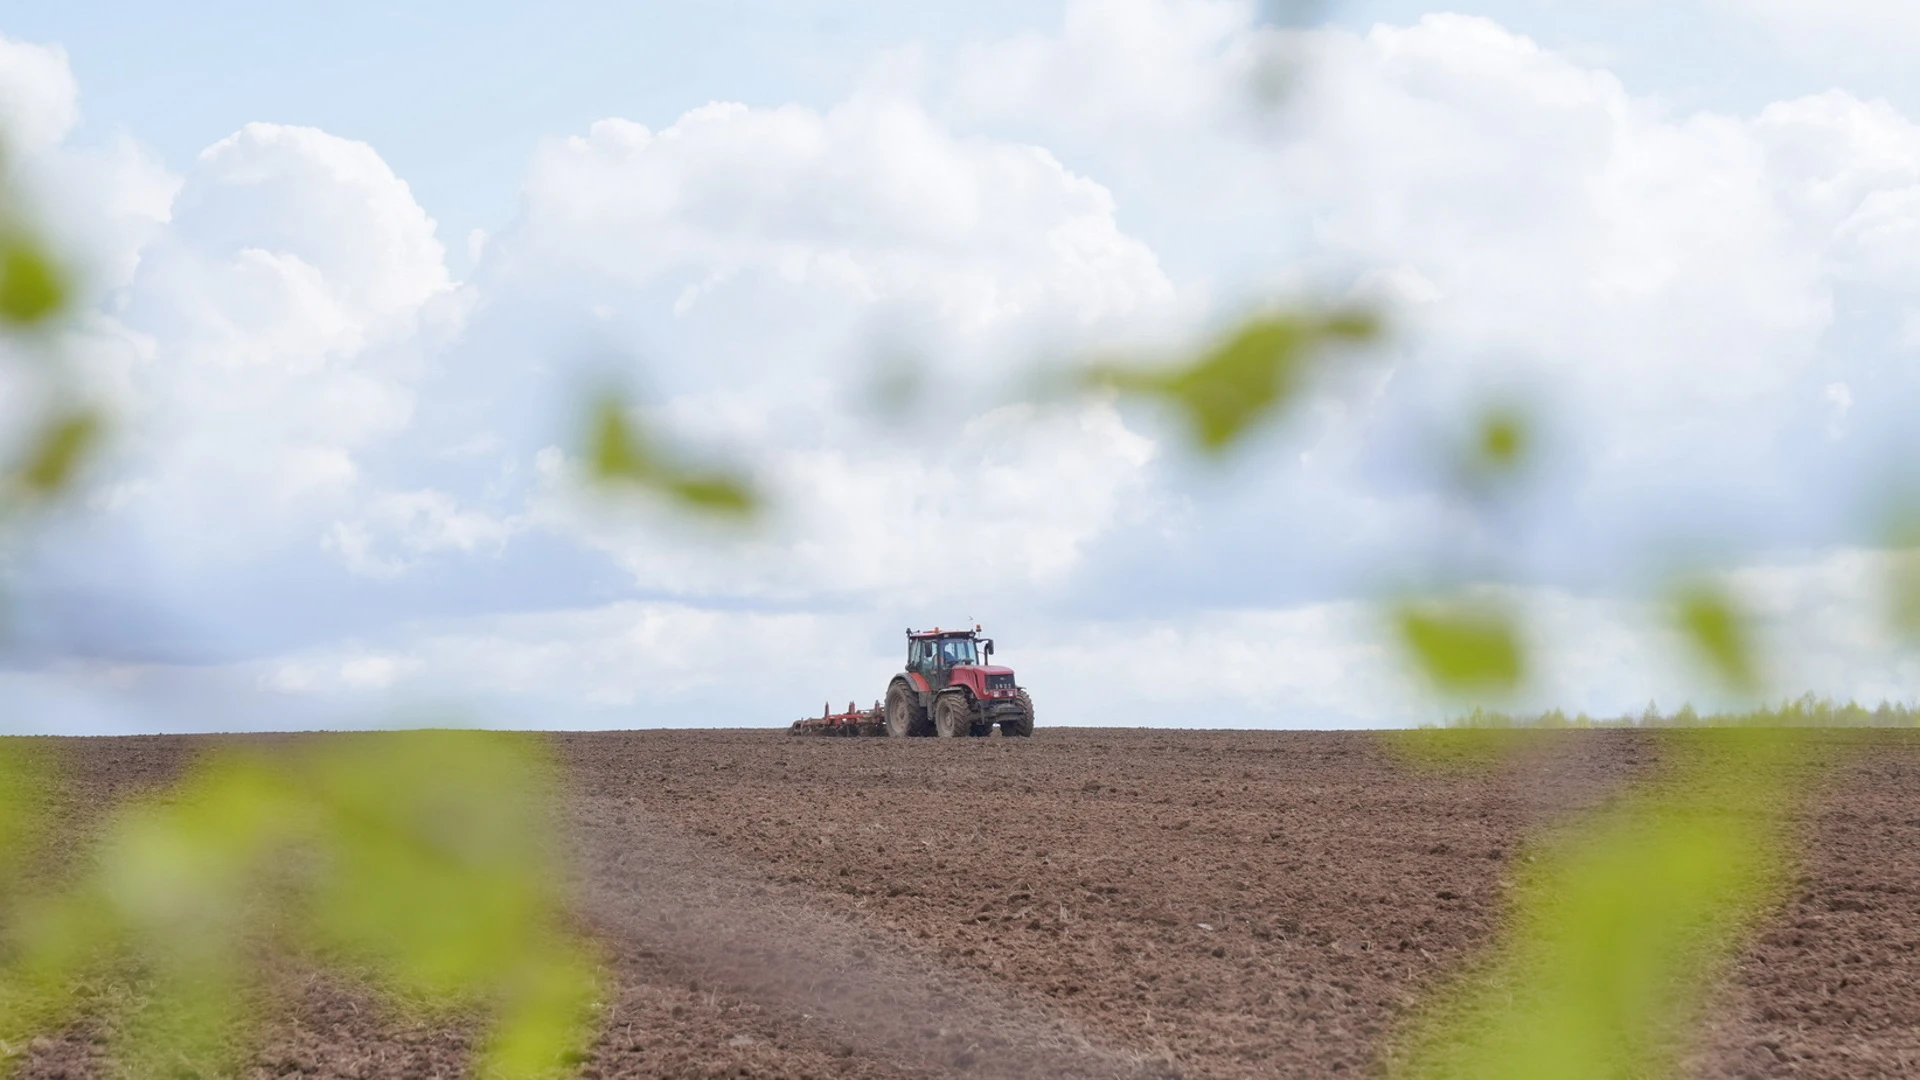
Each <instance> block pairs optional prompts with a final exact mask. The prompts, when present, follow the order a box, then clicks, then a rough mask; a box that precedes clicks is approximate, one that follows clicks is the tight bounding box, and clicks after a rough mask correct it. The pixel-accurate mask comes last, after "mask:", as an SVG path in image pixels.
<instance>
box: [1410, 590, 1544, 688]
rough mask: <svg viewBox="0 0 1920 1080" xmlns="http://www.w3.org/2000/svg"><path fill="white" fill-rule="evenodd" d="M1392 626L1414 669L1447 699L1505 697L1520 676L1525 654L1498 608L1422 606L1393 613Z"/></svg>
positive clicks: (1462, 603) (1453, 603) (1466, 603)
mask: <svg viewBox="0 0 1920 1080" xmlns="http://www.w3.org/2000/svg"><path fill="white" fill-rule="evenodd" d="M1392 617H1393V623H1394V626H1395V628H1396V630H1397V631H1398V632H1399V635H1400V640H1401V643H1402V644H1403V645H1404V646H1405V647H1406V649H1407V651H1408V653H1409V654H1411V656H1412V658H1413V661H1414V663H1415V665H1416V666H1418V667H1419V669H1420V670H1421V671H1422V672H1423V673H1424V674H1425V675H1426V676H1427V678H1429V679H1431V680H1432V681H1433V683H1434V685H1435V686H1437V687H1439V688H1440V689H1441V690H1444V691H1447V692H1449V693H1456V694H1464V693H1475V692H1487V691H1506V690H1511V689H1513V688H1514V687H1515V686H1518V685H1519V683H1520V680H1521V679H1522V678H1524V677H1525V675H1526V656H1525V650H1524V648H1523V647H1522V645H1521V642H1520V634H1519V631H1518V630H1517V629H1515V626H1514V619H1513V615H1512V614H1511V613H1510V612H1509V611H1507V610H1506V609H1505V608H1504V607H1502V606H1500V605H1497V604H1494V603H1492V602H1487V601H1476V600H1427V601H1419V602H1408V603H1402V604H1400V605H1398V606H1397V607H1395V608H1394V610H1393V613H1392Z"/></svg>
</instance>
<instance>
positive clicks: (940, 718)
mask: <svg viewBox="0 0 1920 1080" xmlns="http://www.w3.org/2000/svg"><path fill="white" fill-rule="evenodd" d="M933 729H934V731H935V732H936V733H938V734H939V736H940V737H941V738H943V739H956V738H958V739H964V738H966V737H967V736H969V735H972V734H973V706H972V705H971V704H970V703H968V701H967V695H965V694H963V693H952V694H941V695H940V696H939V697H937V698H934V699H933Z"/></svg>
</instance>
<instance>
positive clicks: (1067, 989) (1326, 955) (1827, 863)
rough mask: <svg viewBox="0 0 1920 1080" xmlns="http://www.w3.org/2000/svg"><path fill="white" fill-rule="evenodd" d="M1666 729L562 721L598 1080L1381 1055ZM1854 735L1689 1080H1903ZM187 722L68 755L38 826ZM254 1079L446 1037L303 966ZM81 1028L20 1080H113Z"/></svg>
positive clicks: (1905, 747) (1297, 1061)
mask: <svg viewBox="0 0 1920 1080" xmlns="http://www.w3.org/2000/svg"><path fill="white" fill-rule="evenodd" d="M1664 737H1665V736H1662V735H1661V734H1659V733H1649V732H1629V731H1597V732H1540V733H1529V734H1527V735H1524V736H1522V737H1521V741H1522V742H1523V743H1524V744H1525V745H1524V749H1523V750H1522V751H1521V752H1520V753H1518V754H1516V755H1513V756H1511V757H1510V758H1507V759H1505V763H1504V764H1501V765H1499V766H1497V767H1490V768H1485V769H1452V770H1442V771H1436V770H1433V769H1418V768H1413V767H1410V766H1409V765H1408V764H1407V763H1406V761H1405V760H1403V759H1402V758H1401V757H1399V756H1398V755H1396V754H1395V753H1394V752H1393V751H1392V750H1391V749H1390V748H1389V745H1388V744H1387V742H1385V741H1383V740H1382V739H1380V738H1378V737H1376V736H1371V735H1366V734H1357V733H1325V734H1318V733H1224V732H1158V731H1110V730H1074V731H1068V730H1057V729H1056V730H1043V731H1042V732H1041V733H1040V734H1038V735H1037V736H1036V737H1035V738H1033V739H1031V740H1015V739H999V738H994V739H985V740H962V741H957V742H941V741H936V740H901V741H890V740H877V739H876V740H840V739H798V738H790V737H788V736H786V735H785V734H784V733H775V732H744V731H730V732H684V731H683V732H644V733H604V734H570V735H559V736H555V737H554V745H555V747H556V749H557V752H558V754H559V756H560V757H561V759H562V761H563V763H564V764H565V765H566V767H567V769H568V770H569V773H570V775H571V777H572V790H571V793H570V795H569V803H568V806H567V807H566V813H567V818H568V821H569V822H570V828H571V836H570V842H571V843H572V844H573V845H574V848H575V851H576V855H577V858H576V865H577V867H578V870H577V882H576V885H577V890H578V895H579V911H580V917H581V919H582V921H583V923H584V924H585V925H587V926H588V927H589V928H591V930H592V931H593V933H595V934H596V935H597V936H598V938H599V939H600V941H601V943H602V945H603V947H604V949H605V953H606V955H607V956H608V958H609V962H610V964H611V966H612V968H613V970H614V973H615V979H616V982H617V992H616V993H615V994H614V995H613V997H612V1000H610V1001H609V1002H608V1007H607V1009H606V1012H605V1014H604V1016H605V1023H604V1025H603V1031H602V1034H601V1037H600V1041H599V1043H598V1045H597V1046H596V1047H595V1048H594V1051H593V1054H592V1057H591V1059H590V1060H589V1061H588V1062H587V1063H586V1064H585V1065H584V1066H583V1073H584V1075H585V1076H587V1077H613V1076H636V1077H652V1076H666V1077H679V1076H687V1077H721V1076H740V1077H762V1076H795V1077H800V1076H813V1077H904V1076H944V1075H969V1076H988V1077H1001V1076H1046V1077H1049V1078H1051V1077H1056V1076H1058V1077H1067V1076H1089V1077H1091V1076H1182V1077H1206V1076H1218V1077H1240V1076H1334V1075H1348V1076H1368V1075H1375V1074H1377V1073H1378V1072H1379V1071H1380V1069H1381V1067H1382V1061H1383V1055H1385V1054H1386V1053H1388V1052H1389V1047H1390V1046H1391V1036H1392V1033H1393V1032H1394V1030H1395V1027H1396V1024H1397V1023H1398V1022H1399V1021H1400V1019H1401V1018H1402V1016H1403V1015H1404V1014H1405V1012H1406V1010H1407V1009H1408V1008H1409V1007H1410V1006H1411V1005H1412V1004H1413V1003H1414V1002H1415V1001H1416V1000H1417V999H1418V998H1419V995H1420V994H1421V993H1422V992H1423V991H1425V990H1427V989H1429V988H1431V987H1433V986H1434V985H1435V984H1436V982H1437V981H1438V980H1442V979H1445V978H1446V977H1448V976H1449V975H1450V974H1452V973H1455V972H1457V971H1459V970H1460V969H1461V967H1462V966H1463V965H1464V964H1466V963H1468V962H1469V961H1470V960H1471V959H1472V958H1473V957H1474V956H1475V955H1476V950H1478V949H1479V948H1481V947H1483V946H1485V945H1486V944H1487V943H1488V942H1489V941H1490V940H1492V939H1493V937H1494V935H1495V934H1496V932H1497V930H1498V928H1499V926H1500V922H1501V918H1502V915H1503V912H1504V910H1505V904H1506V896H1507V892H1508V890H1509V889H1510V887H1511V876H1510V875H1511V864H1512V861H1513V860H1514V859H1515V858H1517V857H1519V856H1520V854H1521V853H1522V852H1524V850H1525V845H1526V843H1527V840H1528V838H1529V837H1531V836H1535V835H1538V834H1539V832H1540V830H1543V829H1547V828H1550V827H1551V826H1552V824H1553V823H1554V822H1555V821H1556V820H1560V819H1563V818H1565V817H1566V816H1567V815H1570V814H1576V813H1578V812H1579V811H1580V810H1581V809H1583V808H1587V807H1591V806H1593V805H1595V804H1597V803H1599V802H1601V801H1602V800H1604V799H1606V798H1608V797H1609V795H1610V794H1612V793H1613V792H1615V791H1618V790H1620V789H1621V788H1622V787H1623V786H1625V785H1629V784H1632V783H1633V782H1634V781H1635V780H1636V779H1637V778H1640V777H1642V776H1645V775H1647V774H1648V773H1649V772H1650V771H1651V770H1653V769H1656V768H1657V767H1658V763H1659V757H1660V748H1661V742H1662V739H1663V738H1664ZM1821 738H1822V739H1823V740H1825V741H1827V742H1828V743H1830V744H1832V745H1834V746H1836V747H1839V748H1841V749H1842V750H1843V751H1845V752H1843V753H1841V754H1840V755H1839V756H1838V758H1837V760H1838V761H1839V764H1838V765H1836V766H1835V767H1834V768H1833V769H1832V770H1831V771H1830V772H1829V773H1828V774H1827V779H1826V780H1825V781H1823V783H1822V786H1821V789H1820V792H1819V794H1818V795H1817V797H1816V798H1814V799H1813V800H1811V801H1810V802H1809V803H1808V804H1807V805H1806V808H1805V809H1804V810H1801V811H1795V812H1794V813H1795V814H1796V819H1795V823H1794V824H1795V826H1796V833H1797V835H1799V836H1800V837H1801V841H1802V851H1801V853H1800V859H1801V861H1800V869H1799V871H1798V878H1797V882H1796V885H1795V888H1794V889H1793V890H1792V891H1791V895H1790V896H1789V897H1788V898H1787V900H1786V902H1785V905H1784V906H1783V907H1782V908H1781V909H1780V910H1779V911H1778V912H1777V913H1776V915H1775V916H1774V917H1773V919H1772V921H1771V922H1770V924H1769V925H1768V926H1767V927H1766V928H1765V930H1764V931H1763V932H1762V933H1761V934H1759V935H1757V936H1756V938H1755V939H1754V940H1753V942H1752V943H1751V946H1750V948H1749V949H1748V951H1747V952H1746V953H1745V955H1744V956H1743V957H1742V958H1741V960H1740V961H1739V962H1738V964H1737V965H1736V967H1735V969H1734V970H1733V971H1732V972H1731V974H1730V976H1729V978H1728V979H1727V981H1726V983H1725V985H1724V986H1723V988H1722V990H1721V992H1720V994H1719V995H1718V997H1717V998H1716V1003H1715V1006H1714V1017H1713V1020H1712V1022H1711V1023H1710V1024H1709V1025H1708V1027H1707V1029H1706V1030H1705V1031H1703V1032H1702V1033H1701V1036H1700V1039H1699V1043H1698V1046H1697V1048H1696V1049H1695V1051H1694V1053H1693V1054H1692V1057H1691V1059H1690V1060H1691V1061H1692V1063H1693V1068H1694V1070H1695V1071H1696V1072H1697V1073H1699V1074H1701V1075H1704V1076H1714V1077H1719V1076H1728V1077H1731V1076H1775V1075H1778V1076H1788V1075H1791V1076H1809V1077H1865V1076H1910V1075H1920V906H1917V905H1920V741H1916V740H1914V739H1912V738H1908V737H1906V736H1905V735H1903V734H1893V733H1868V732H1828V733H1823V734H1822V735H1821ZM196 745H204V742H200V741H196V740H186V739H169V738H139V739H102V740H76V741H75V745H74V746H73V747H72V748H71V749H72V751H73V755H74V756H73V758H72V760H73V761H74V762H75V764H76V768H75V770H74V778H75V782H74V785H73V787H72V789H71V790H70V791H69V793H68V795H67V797H66V800H65V801H64V802H63V805H62V807H60V808H59V812H60V813H61V814H62V815H64V816H65V817H66V818H67V819H69V820H70V821H71V822H73V823H74V824H73V826H72V827H74V828H75V829H81V828H83V827H84V822H85V821H87V820H89V819H90V818H91V817H92V816H94V815H95V814H96V813H97V810H98V808H99V807H101V806H104V805H106V804H109V803H111V802H112V801H113V800H115V799H117V798H119V797H122V796H124V795H126V794H128V793H130V792H132V791H135V790H138V789H141V788H144V787H147V786H150V785H152V784H156V783H160V782H164V781H165V780H166V779H167V778H168V777H169V776H171V775H172V774H173V773H174V772H175V771H176V770H177V769H178V767H179V765H180V763H181V762H182V761H183V760H184V759H185V757H186V755H187V754H188V753H189V752H190V751H191V750H192V749H193V748H194V746H196ZM281 992H282V993H283V995H284V998H285V1000H284V1001H283V1003H282V1004H283V1006H284V1007H285V1008H286V1009H287V1010H289V1012H288V1016H289V1017H290V1018H289V1019H285V1020H283V1021H280V1022H277V1023H276V1024H275V1026H273V1027H272V1028H271V1029H270V1030H268V1031H267V1032H265V1033H263V1041H264V1045H265V1048H264V1049H263V1050H261V1051H260V1052H259V1053H258V1054H257V1055H256V1056H255V1059H254V1062H253V1064H252V1065H251V1066H250V1067H249V1070H248V1072H249V1075H253V1076H261V1077H266V1076H293V1075H303V1076H304V1075H321V1076H353V1077H374V1076H380V1077H388V1076H391V1077H426V1076H436V1075H439V1076H449V1077H451V1076H456V1075H459V1074H460V1072H461V1064H460V1063H461V1060H462V1058H461V1055H462V1053H463V1051H464V1049H465V1048H466V1046H467V1045H468V1040H469V1036H468V1033H467V1032H465V1031H462V1030H448V1029H443V1028H432V1027H419V1026H409V1025H408V1024H407V1023H406V1022H404V1021H402V1020H400V1019H398V1018H396V1017H395V1016H394V1015H392V1014H391V1013H389V1012H387V1011H386V1010H383V1009H382V1008H381V1007H380V1006H379V1005H378V1004H377V1003H376V1002H373V1001H369V1000H366V999H364V998H363V997H361V996H358V995H357V993H356V992H355V991H353V990H352V989H350V988H347V987H345V986H340V985H336V984H334V983H332V982H330V981H329V980H327V979H324V978H318V977H312V976H302V975H300V974H299V973H289V977H288V978H287V979H286V980H285V986H284V988H283V989H282V991H281ZM102 1038H103V1036H102V1033H100V1032H98V1031H95V1030H92V1029H90V1028H88V1027H86V1026H85V1025H82V1026H80V1027H78V1028H74V1029H70V1030H67V1031H63V1032H57V1033H52V1034H50V1036H49V1037H47V1038H44V1039H39V1040H36V1041H35V1042H34V1043H33V1044H32V1045H31V1046H29V1047H26V1048H17V1047H16V1048H10V1049H12V1050H13V1051H14V1063H15V1065H16V1066H17V1067H18V1068H20V1069H21V1072H20V1073H19V1075H22V1076H28V1077H78V1076H89V1075H104V1066H103V1063H102V1061H101V1060H100V1053H99V1049H100V1042H101V1040H102Z"/></svg>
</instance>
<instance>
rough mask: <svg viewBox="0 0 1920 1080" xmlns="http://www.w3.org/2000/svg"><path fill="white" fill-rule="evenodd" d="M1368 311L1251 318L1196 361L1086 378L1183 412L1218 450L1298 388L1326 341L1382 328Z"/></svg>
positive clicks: (1112, 368) (1202, 442) (1101, 368)
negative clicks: (1158, 401)
mask: <svg viewBox="0 0 1920 1080" xmlns="http://www.w3.org/2000/svg"><path fill="white" fill-rule="evenodd" d="M1379 329H1380V324H1379V320H1378V319H1377V318H1376V317H1375V316H1374V315H1373V314H1372V313H1370V312H1365V311H1348V312H1334V313H1331V314H1324V315H1321V314H1287V315H1267V316H1261V317H1259V318H1256V319H1253V320H1250V321H1249V322H1247V323H1246V324H1244V325H1242V326H1241V327H1240V328H1239V329H1238V330H1236V331H1235V332H1234V333H1233V334H1231V335H1229V336H1228V337H1227V338H1226V339H1225V340H1224V341H1222V342H1220V343H1219V344H1218V345H1216V346H1214V347H1213V348H1212V349H1209V350H1208V351H1207V352H1205V353H1203V354H1201V355H1200V356H1199V357H1197V358H1196V359H1194V360H1193V361H1192V362H1191V363H1188V364H1183V365H1178V366H1174V367H1169V368H1157V369H1156V368H1139V367H1129V366H1118V365H1110V364H1099V365H1094V366H1092V367H1090V368H1088V369H1087V371H1086V372H1085V374H1084V376H1083V378H1084V379H1085V381H1086V383H1087V384H1088V385H1092V386H1101V387H1110V388H1112V389H1114V390H1117V391H1119V392H1121V393H1126V394H1135V395H1139V396H1142V397H1149V398H1155V399H1158V400H1160V401H1162V402H1164V403H1165V404H1167V405H1169V406H1171V407H1173V408H1174V409H1175V410H1176V411H1177V412H1179V413H1181V414H1182V415H1184V417H1185V418H1186V421H1187V424H1188V426H1189V427H1190V428H1191V429H1192V433H1193V437H1194V441H1195V442H1196V443H1197V444H1198V445H1199V447H1200V448H1201V449H1202V450H1204V451H1206V452H1208V453H1215V454H1217V453H1220V452H1223V451H1225V450H1226V449H1227V448H1228V447H1230V446H1231V445H1232V444H1233V443H1234V442H1235V441H1237V440H1238V439H1239V438H1241V437H1242V436H1243V435H1245V434H1246V432H1247V431H1248V430H1250V429H1251V428H1252V427H1253V426H1254V425H1255V424H1257V423H1258V422H1259V421H1261V420H1262V419H1263V418H1265V417H1266V416H1267V415H1268V414H1270V413H1273V412H1276V411H1278V410H1279V409H1281V408H1283V407H1285V406H1286V404H1287V403H1288V402H1289V401H1291V400H1292V399H1293V397H1294V395H1295V394H1296V393H1298V392H1299V389H1300V387H1301V384H1302V382H1303V381H1304V379H1305V377H1306V374H1307V370H1308V367H1309V366H1310V362H1311V361H1312V360H1313V358H1314V356H1315V354H1316V353H1317V352H1318V351H1320V350H1321V349H1323V348H1325V347H1326V346H1328V345H1330V344H1333V343H1336V342H1341V341H1349V342H1353V341H1365V340H1368V339H1371V338H1373V337H1374V336H1376V335H1377V334H1378V333H1379Z"/></svg>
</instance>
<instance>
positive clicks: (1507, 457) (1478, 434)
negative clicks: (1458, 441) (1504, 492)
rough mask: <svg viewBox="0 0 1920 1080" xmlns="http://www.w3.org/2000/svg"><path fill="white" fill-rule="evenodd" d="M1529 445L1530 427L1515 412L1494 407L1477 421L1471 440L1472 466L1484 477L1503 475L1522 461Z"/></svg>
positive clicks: (1521, 415) (1531, 435)
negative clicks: (1472, 440) (1472, 442)
mask: <svg viewBox="0 0 1920 1080" xmlns="http://www.w3.org/2000/svg"><path fill="white" fill-rule="evenodd" d="M1532 443H1533V432H1532V424H1531V423H1530V422H1529V421H1528V419H1527V415H1526V414H1525V413H1523V412H1521V411H1519V410H1518V409H1513V408H1498V409H1493V410H1490V411H1489V412H1487V413H1486V414H1485V415H1484V416H1482V417H1481V418H1480V423H1479V425H1478V428H1477V430H1476V431H1475V437H1474V452H1473V458H1474V464H1475V466H1476V469H1477V471H1479V472H1481V473H1485V474H1495V475H1498V474H1505V473H1510V472H1512V471H1513V470H1514V469H1516V468H1518V467H1519V466H1520V465H1521V463H1522V462H1524V461H1525V460H1526V456H1527V451H1528V450H1529V449H1530V448H1531V446H1532Z"/></svg>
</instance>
